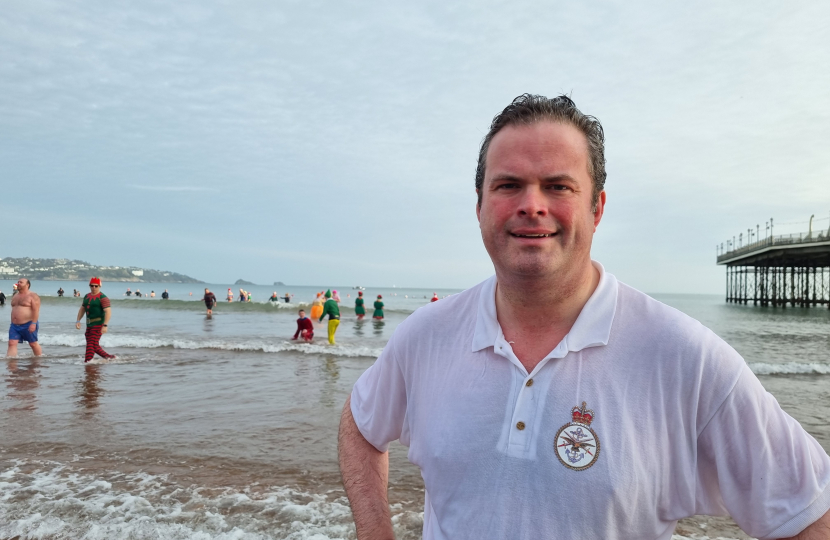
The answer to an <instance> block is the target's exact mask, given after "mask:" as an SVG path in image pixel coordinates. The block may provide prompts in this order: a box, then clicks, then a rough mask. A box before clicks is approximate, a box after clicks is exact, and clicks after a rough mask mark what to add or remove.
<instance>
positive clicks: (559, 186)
mask: <svg viewBox="0 0 830 540" xmlns="http://www.w3.org/2000/svg"><path fill="white" fill-rule="evenodd" d="M548 189H551V190H553V191H566V190H568V189H570V188H569V187H568V186H566V185H563V184H551V185H549V186H548Z"/></svg>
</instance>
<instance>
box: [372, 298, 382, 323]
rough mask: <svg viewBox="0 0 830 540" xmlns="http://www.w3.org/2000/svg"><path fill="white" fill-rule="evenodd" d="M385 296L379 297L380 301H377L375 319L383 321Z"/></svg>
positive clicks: (373, 316)
mask: <svg viewBox="0 0 830 540" xmlns="http://www.w3.org/2000/svg"><path fill="white" fill-rule="evenodd" d="M382 299H383V296H381V295H378V299H377V300H375V312H374V313H372V318H373V319H378V320H380V319H383V302H382V301H381V300H382Z"/></svg>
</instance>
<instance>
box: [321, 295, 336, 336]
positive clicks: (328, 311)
mask: <svg viewBox="0 0 830 540" xmlns="http://www.w3.org/2000/svg"><path fill="white" fill-rule="evenodd" d="M326 315H328V316H329V343H330V344H332V345H334V333H335V332H337V327H338V326H340V306H338V305H337V302H335V301H334V299H333V298H332V297H331V290H328V291H326V303H325V304H323V314H322V315H320V320H319V321H318V322H323V319H324V318H325V317H326Z"/></svg>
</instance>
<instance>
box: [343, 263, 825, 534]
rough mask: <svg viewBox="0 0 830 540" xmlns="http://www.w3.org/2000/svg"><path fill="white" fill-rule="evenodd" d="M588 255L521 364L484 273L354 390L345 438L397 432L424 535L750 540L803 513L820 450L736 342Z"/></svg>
mask: <svg viewBox="0 0 830 540" xmlns="http://www.w3.org/2000/svg"><path fill="white" fill-rule="evenodd" d="M594 264H595V266H596V267H597V268H598V269H599V270H600V273H601V278H600V282H599V285H598V287H597V289H596V291H595V292H594V294H593V295H592V296H591V298H590V299H589V301H588V303H587V304H586V305H585V307H584V308H583V310H582V312H581V313H580V315H579V318H578V319H577V321H576V323H575V324H574V326H573V328H572V329H571V331H570V332H569V333H568V335H566V336H565V337H564V338H563V339H562V342H561V343H559V345H558V346H557V347H556V348H555V349H554V350H553V351H551V353H550V354H548V355H547V357H546V358H545V359H544V360H543V361H542V362H540V363H539V364H538V365H537V366H536V368H535V369H534V370H533V372H532V373H529V374H528V373H527V371H526V370H525V369H524V367H523V366H522V364H521V363H520V362H519V360H518V359H517V358H516V356H515V355H514V354H513V351H512V349H511V347H510V344H509V343H508V342H507V341H506V340H505V339H504V336H503V334H502V332H501V328H500V326H499V324H498V320H497V318H496V306H495V288H496V278H495V277H492V278H490V279H489V280H487V281H485V282H483V283H481V284H479V285H477V286H476V287H473V288H472V289H469V290H467V291H465V292H463V293H461V294H458V295H455V296H451V297H448V298H445V299H443V300H441V301H440V302H435V303H433V304H430V305H427V306H424V307H422V308H421V309H418V310H417V311H416V312H415V313H413V314H412V315H411V316H410V317H409V318H408V319H407V320H406V321H404V322H403V323H402V324H401V325H400V326H399V327H398V328H397V329H396V331H395V333H394V335H393V336H392V338H391V339H390V340H389V343H388V344H387V345H386V348H385V349H384V350H383V353H382V354H381V356H380V357H379V358H378V360H377V361H376V362H375V363H374V364H373V365H372V366H371V367H370V368H369V369H368V370H366V372H365V373H364V374H363V375H362V376H361V377H360V379H359V380H358V381H357V383H356V384H355V386H354V390H353V391H352V401H351V409H352V413H353V415H354V418H355V421H356V423H357V426H358V428H359V429H360V431H361V433H362V434H363V436H364V437H365V438H366V439H367V440H368V441H369V442H370V443H371V444H372V445H374V446H375V447H376V448H377V449H378V450H380V451H385V450H386V449H387V447H388V445H389V443H390V442H391V441H394V440H397V439H400V441H401V443H403V444H404V445H406V446H408V447H409V459H410V461H412V463H414V464H416V465H418V466H419V467H420V469H421V474H422V476H423V478H424V484H425V487H426V496H425V509H424V538H425V539H427V540H439V539H441V540H443V539H447V540H449V539H452V540H458V539H471V540H472V539H474V540H483V539H519V538H521V539H528V540H538V539H542V538H557V539H559V538H566V539H571V538H579V539H598V540H610V539H629V540H631V539H636V540H650V539H668V538H671V535H672V532H673V531H674V528H675V525H676V524H677V521H678V520H679V519H681V518H683V517H687V516H692V515H695V514H709V515H727V514H728V515H731V516H732V517H733V518H734V519H735V521H736V522H737V523H738V525H740V526H741V528H742V529H744V531H746V532H747V533H748V534H750V535H752V536H755V537H757V538H759V539H766V538H783V537H789V536H793V535H795V534H797V533H799V532H800V531H801V530H803V529H804V528H805V527H807V526H808V525H809V524H811V523H813V522H814V521H815V520H817V519H818V518H819V517H821V516H822V515H823V514H824V513H825V512H826V511H827V510H828V509H829V508H830V489H828V484H829V483H830V459H828V456H827V454H826V453H825V452H824V450H823V449H822V448H821V446H820V445H819V444H818V443H817V442H816V441H815V439H813V438H812V437H811V436H810V435H809V434H807V433H806V432H805V431H804V430H803V429H802V427H801V426H800V425H799V424H798V422H796V421H795V420H793V419H792V418H791V417H790V416H788V415H787V414H786V413H785V412H783V411H782V410H781V409H780V407H779V406H778V403H777V402H776V400H775V398H773V397H772V395H770V394H768V393H767V392H766V391H765V390H764V389H763V387H762V386H761V384H760V382H759V381H758V379H757V378H756V377H755V375H754V374H753V373H752V372H751V371H750V370H749V368H748V367H747V365H746V363H745V362H744V360H743V359H742V358H741V357H740V356H739V355H738V353H737V352H735V350H734V349H732V348H731V347H730V346H729V345H727V344H726V343H725V342H724V341H723V340H721V339H720V338H718V337H717V336H716V335H715V334H714V333H713V332H711V331H710V330H709V329H707V328H705V327H704V326H702V325H701V324H700V323H698V322H697V321H695V320H694V319H691V318H689V317H687V316H686V315H684V314H683V313H681V312H679V311H677V310H675V309H673V308H670V307H668V306H666V305H664V304H661V303H660V302H657V301H656V300H653V299H652V298H650V297H648V296H646V295H645V294H643V293H640V292H639V291H636V290H634V289H632V288H630V287H628V286H626V285H624V284H621V283H618V282H617V280H616V279H615V278H614V276H612V275H611V274H608V273H605V272H604V270H603V269H602V267H601V266H600V265H599V264H597V263H594ZM583 403H584V404H585V405H584V407H583Z"/></svg>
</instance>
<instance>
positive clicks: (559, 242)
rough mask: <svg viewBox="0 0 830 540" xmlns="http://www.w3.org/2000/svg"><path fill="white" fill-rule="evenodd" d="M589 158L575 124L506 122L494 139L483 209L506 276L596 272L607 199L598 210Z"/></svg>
mask: <svg viewBox="0 0 830 540" xmlns="http://www.w3.org/2000/svg"><path fill="white" fill-rule="evenodd" d="M588 158H589V156H588V146H587V141H586V139H585V136H584V135H583V134H582V133H581V132H580V131H579V130H578V129H577V128H575V127H573V126H571V125H570V124H562V123H555V122H551V121H542V122H538V123H535V124H531V125H517V126H508V127H506V128H504V129H502V130H501V131H500V132H499V133H498V134H496V136H495V137H494V138H493V140H492V142H491V144H490V148H489V150H488V152H487V158H486V159H487V162H486V163H487V168H486V174H485V178H484V183H483V186H482V190H483V193H482V202H481V206H480V207H478V208H477V214H478V218H479V223H480V227H481V234H482V239H483V240H484V245H485V248H486V249H487V251H488V253H489V254H490V258H491V259H492V261H493V264H494V266H495V267H496V273H497V274H499V279H500V281H501V280H503V279H505V278H508V277H510V276H512V277H513V278H516V279H522V280H528V279H529V280H547V279H557V278H559V279H562V278H564V277H566V276H567V275H568V274H573V273H579V272H584V271H589V270H590V249H591V241H592V239H593V232H594V230H595V228H596V224H598V223H599V218H600V217H601V215H602V203H600V204H599V205H598V209H597V211H596V212H595V211H594V210H593V205H592V202H593V201H592V187H593V184H592V179H591V176H590V174H589V169H588V163H589V161H588ZM583 266H584V267H585V268H582V267H583Z"/></svg>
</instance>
